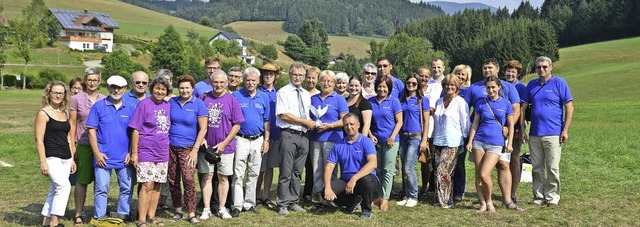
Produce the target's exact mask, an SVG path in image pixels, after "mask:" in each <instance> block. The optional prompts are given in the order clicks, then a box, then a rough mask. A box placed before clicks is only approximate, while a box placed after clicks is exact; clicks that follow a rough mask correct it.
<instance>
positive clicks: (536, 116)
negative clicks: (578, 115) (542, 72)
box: [522, 76, 573, 136]
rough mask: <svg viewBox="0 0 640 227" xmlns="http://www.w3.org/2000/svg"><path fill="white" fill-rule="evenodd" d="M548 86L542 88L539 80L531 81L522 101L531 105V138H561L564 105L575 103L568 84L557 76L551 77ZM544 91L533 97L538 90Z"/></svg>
mask: <svg viewBox="0 0 640 227" xmlns="http://www.w3.org/2000/svg"><path fill="white" fill-rule="evenodd" d="M547 83H548V84H547V85H546V86H544V87H542V86H543V84H541V83H540V80H539V79H534V80H531V81H529V83H528V84H527V89H526V90H525V95H524V96H523V98H522V101H523V102H525V103H530V104H532V105H533V106H532V107H531V129H530V130H529V135H531V136H559V135H560V134H561V133H562V127H563V126H564V118H563V110H564V104H565V103H567V102H570V101H573V96H571V91H569V85H568V84H567V82H566V81H565V80H564V79H562V78H560V77H557V76H551V78H549V80H548V81H547ZM540 87H542V90H540V92H538V94H536V95H535V96H533V95H534V94H535V93H536V92H537V91H538V89H540Z"/></svg>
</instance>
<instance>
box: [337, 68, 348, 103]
mask: <svg viewBox="0 0 640 227" xmlns="http://www.w3.org/2000/svg"><path fill="white" fill-rule="evenodd" d="M348 88H349V75H347V74H346V73H344V72H339V73H336V93H338V94H339V95H342V97H344V98H345V99H346V98H349V91H348Z"/></svg>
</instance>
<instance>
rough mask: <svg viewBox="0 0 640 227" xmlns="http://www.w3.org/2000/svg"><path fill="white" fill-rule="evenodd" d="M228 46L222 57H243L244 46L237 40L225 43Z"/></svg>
mask: <svg viewBox="0 0 640 227" xmlns="http://www.w3.org/2000/svg"><path fill="white" fill-rule="evenodd" d="M225 43H226V45H225V48H224V50H223V51H222V55H224V56H227V57H235V56H240V55H242V46H240V43H238V42H236V41H235V40H229V41H225Z"/></svg>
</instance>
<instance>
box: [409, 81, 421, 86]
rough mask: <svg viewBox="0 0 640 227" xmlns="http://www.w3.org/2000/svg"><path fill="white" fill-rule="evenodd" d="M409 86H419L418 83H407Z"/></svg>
mask: <svg viewBox="0 0 640 227" xmlns="http://www.w3.org/2000/svg"><path fill="white" fill-rule="evenodd" d="M407 85H411V86H417V85H418V83H417V82H407Z"/></svg>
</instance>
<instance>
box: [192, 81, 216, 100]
mask: <svg viewBox="0 0 640 227" xmlns="http://www.w3.org/2000/svg"><path fill="white" fill-rule="evenodd" d="M212 90H213V88H212V87H211V84H208V83H207V81H206V80H202V81H200V82H198V83H196V85H195V86H193V96H195V97H196V98H200V97H201V96H202V95H204V93H207V92H210V91H212Z"/></svg>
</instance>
